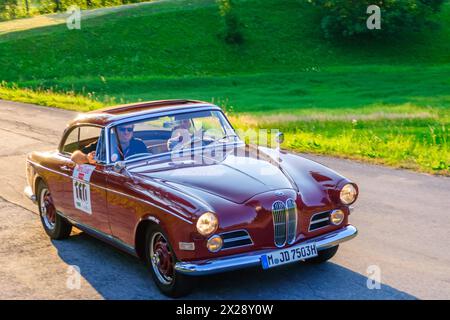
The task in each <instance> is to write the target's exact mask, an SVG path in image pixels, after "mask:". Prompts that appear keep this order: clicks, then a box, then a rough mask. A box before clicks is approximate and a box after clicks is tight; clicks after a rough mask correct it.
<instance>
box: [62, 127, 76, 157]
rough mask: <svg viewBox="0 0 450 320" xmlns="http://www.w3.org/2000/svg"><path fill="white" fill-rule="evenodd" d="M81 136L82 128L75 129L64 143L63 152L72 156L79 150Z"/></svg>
mask: <svg viewBox="0 0 450 320" xmlns="http://www.w3.org/2000/svg"><path fill="white" fill-rule="evenodd" d="M79 135H80V128H75V129H74V130H72V131H71V132H70V133H69V135H68V136H67V138H66V141H65V142H64V146H63V148H62V150H61V152H63V153H68V154H72V153H73V152H74V151H75V150H78V149H79V146H78V138H79Z"/></svg>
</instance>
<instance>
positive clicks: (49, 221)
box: [39, 188, 56, 230]
mask: <svg viewBox="0 0 450 320" xmlns="http://www.w3.org/2000/svg"><path fill="white" fill-rule="evenodd" d="M39 203H40V207H39V209H40V214H41V217H42V219H43V221H44V224H45V227H46V228H47V229H50V230H53V229H54V228H55V224H56V209H55V206H54V205H53V200H52V197H51V195H50V191H49V190H48V189H47V188H44V189H42V191H41V195H40V202H39Z"/></svg>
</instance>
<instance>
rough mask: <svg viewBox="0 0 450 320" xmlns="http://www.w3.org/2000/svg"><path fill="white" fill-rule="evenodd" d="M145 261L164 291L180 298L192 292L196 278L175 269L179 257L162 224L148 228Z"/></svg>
mask: <svg viewBox="0 0 450 320" xmlns="http://www.w3.org/2000/svg"><path fill="white" fill-rule="evenodd" d="M145 261H146V263H147V266H148V267H149V269H150V272H151V274H152V277H153V280H154V281H155V283H156V285H157V286H158V288H159V289H160V290H161V292H162V293H164V294H165V295H167V296H169V297H172V298H178V297H182V296H184V295H187V294H188V293H189V292H191V290H192V287H193V282H194V281H195V280H194V279H193V277H189V276H186V275H184V274H181V273H179V272H177V271H176V270H175V268H174V266H175V263H176V261H177V258H176V256H175V253H174V251H173V249H172V246H171V244H170V242H169V240H168V237H167V236H166V234H165V233H164V231H163V230H162V229H161V227H160V226H157V225H153V226H151V227H149V228H148V230H147V234H146V241H145Z"/></svg>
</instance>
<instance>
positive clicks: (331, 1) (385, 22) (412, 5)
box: [308, 0, 444, 38]
mask: <svg viewBox="0 0 450 320" xmlns="http://www.w3.org/2000/svg"><path fill="white" fill-rule="evenodd" d="M308 2H310V3H311V4H313V5H315V6H316V7H317V8H318V9H319V11H318V12H319V15H320V18H321V28H322V30H323V32H324V34H325V36H326V37H328V38H330V37H334V36H344V37H351V36H354V35H361V34H362V35H367V34H371V35H380V34H397V33H399V32H405V31H419V30H421V29H422V28H423V27H424V26H426V25H428V24H429V23H430V17H431V16H432V14H433V13H435V12H437V11H439V10H440V8H441V6H442V4H443V2H444V0H308ZM370 5H377V6H378V7H380V9H381V29H380V30H369V29H368V28H367V25H366V21H367V19H368V18H369V14H367V12H366V11H367V8H368V7H369V6H370Z"/></svg>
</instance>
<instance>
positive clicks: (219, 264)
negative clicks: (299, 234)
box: [175, 225, 358, 276]
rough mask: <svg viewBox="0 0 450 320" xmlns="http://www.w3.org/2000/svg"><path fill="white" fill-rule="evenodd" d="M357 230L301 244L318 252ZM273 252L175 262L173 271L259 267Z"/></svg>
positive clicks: (209, 271) (196, 272) (189, 272)
mask: <svg viewBox="0 0 450 320" xmlns="http://www.w3.org/2000/svg"><path fill="white" fill-rule="evenodd" d="M357 233H358V230H357V229H356V228H355V227H354V226H352V225H348V226H346V227H344V228H342V229H339V230H336V231H333V232H330V233H327V234H324V235H321V236H318V237H315V238H311V239H308V240H306V241H305V242H303V243H310V242H315V243H316V248H317V250H318V251H320V250H324V249H327V248H331V247H334V246H336V245H338V244H339V243H341V242H344V241H348V240H350V239H352V238H354V237H355V236H356V235H357ZM278 250H279V249H274V250H261V251H256V252H250V253H245V254H240V255H234V256H230V257H223V258H217V259H213V260H207V261H198V262H197V261H191V262H177V263H176V264H175V269H176V270H177V271H178V272H180V273H184V274H186V275H193V276H194V275H207V274H213V273H220V272H225V271H231V270H237V269H242V268H247V267H254V266H258V265H261V256H262V255H264V254H267V253H269V252H271V251H278Z"/></svg>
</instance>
